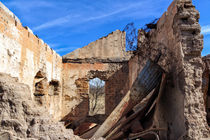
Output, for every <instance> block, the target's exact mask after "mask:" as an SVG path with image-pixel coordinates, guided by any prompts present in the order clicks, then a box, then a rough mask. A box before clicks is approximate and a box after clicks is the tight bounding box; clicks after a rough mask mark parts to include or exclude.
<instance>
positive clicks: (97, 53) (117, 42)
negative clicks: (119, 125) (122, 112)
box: [62, 30, 132, 120]
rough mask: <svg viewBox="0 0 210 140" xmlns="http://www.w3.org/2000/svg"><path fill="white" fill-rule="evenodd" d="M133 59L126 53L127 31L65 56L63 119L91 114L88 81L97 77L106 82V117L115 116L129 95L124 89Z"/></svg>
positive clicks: (116, 33)
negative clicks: (121, 103) (121, 101)
mask: <svg viewBox="0 0 210 140" xmlns="http://www.w3.org/2000/svg"><path fill="white" fill-rule="evenodd" d="M131 56H132V53H131V52H126V51H125V32H121V31H119V30H117V31H115V32H113V33H111V34H109V35H108V36H106V37H103V38H101V39H99V40H97V41H95V42H92V43H90V44H89V45H88V46H85V47H83V48H80V49H78V50H75V51H73V52H71V53H69V54H67V55H65V56H63V63H64V64H63V72H62V73H63V112H62V116H63V117H64V118H63V119H64V120H68V119H69V120H77V119H80V120H81V118H84V117H86V116H87V115H88V112H89V102H88V101H89V96H88V92H89V85H88V82H89V80H90V79H93V78H96V77H97V78H100V79H101V80H104V81H105V94H106V95H105V110H106V111H105V112H106V113H105V114H106V115H108V114H109V113H111V111H112V110H113V108H114V107H115V106H116V105H117V104H118V103H119V101H120V99H121V98H122V95H123V94H125V92H123V93H122V95H120V90H121V88H122V87H123V86H124V85H125V81H126V80H127V79H128V75H127V71H125V70H126V69H127V68H125V67H127V63H128V60H129V59H130V57H131ZM122 69H123V70H122ZM78 83H83V84H82V86H81V85H80V84H78ZM127 90H128V88H127ZM118 95H120V96H119V97H118ZM115 97H116V98H115ZM116 100H117V101H116Z"/></svg>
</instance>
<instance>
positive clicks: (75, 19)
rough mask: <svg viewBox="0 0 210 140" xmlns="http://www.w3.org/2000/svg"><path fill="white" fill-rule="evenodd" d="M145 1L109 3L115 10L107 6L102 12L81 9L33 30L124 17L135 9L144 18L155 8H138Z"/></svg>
mask: <svg viewBox="0 0 210 140" xmlns="http://www.w3.org/2000/svg"><path fill="white" fill-rule="evenodd" d="M147 3H148V1H141V2H138V3H134V2H130V3H127V4H126V7H125V5H120V6H116V4H110V5H109V7H111V9H117V10H110V9H109V8H107V10H105V11H103V12H102V11H98V10H97V9H95V10H94V11H92V12H91V13H87V12H86V13H84V11H81V12H78V13H77V15H76V16H73V15H67V16H64V17H59V18H57V19H55V20H51V21H48V22H46V23H43V24H41V25H39V26H36V27H34V28H33V30H34V31H38V30H42V29H47V28H51V27H55V26H75V25H78V24H81V23H85V22H90V21H94V20H102V19H105V18H110V17H112V16H118V17H122V18H123V17H126V15H128V13H131V12H133V13H135V12H136V11H139V13H138V14H139V15H141V16H143V17H144V18H145V17H147V16H152V15H151V13H153V14H154V13H155V12H154V11H156V9H155V10H153V12H144V11H143V10H140V8H143V7H144V5H147ZM153 8H154V7H153ZM153 8H149V9H150V10H151V9H153ZM133 10H134V11H133ZM135 10H136V11H135ZM136 14H137V13H135V14H134V15H135V17H136ZM91 15H92V16H91ZM129 15H130V16H132V14H129ZM113 20H115V19H113Z"/></svg>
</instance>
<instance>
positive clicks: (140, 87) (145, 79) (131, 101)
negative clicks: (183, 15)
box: [93, 60, 163, 138]
mask: <svg viewBox="0 0 210 140" xmlns="http://www.w3.org/2000/svg"><path fill="white" fill-rule="evenodd" d="M162 73H163V70H162V69H161V68H160V66H159V65H157V64H156V63H154V62H152V61H150V60H148V61H147V63H146V65H145V67H144V68H143V70H142V71H141V72H140V74H139V75H138V77H137V79H136V80H135V82H134V84H133V86H132V88H131V90H130V91H128V93H127V94H126V95H125V97H124V98H123V99H122V101H121V102H120V103H119V104H118V106H117V107H116V108H115V109H114V111H113V112H112V113H111V114H110V115H109V117H108V118H107V119H106V120H105V122H104V123H103V124H102V125H101V127H100V128H99V129H98V130H97V131H96V133H95V134H94V136H93V138H99V137H102V136H104V135H105V134H106V133H107V132H108V131H109V130H110V129H111V128H112V127H113V126H114V125H115V124H116V123H117V122H118V121H119V119H120V118H121V117H122V116H123V115H125V114H126V113H127V112H128V111H129V110H131V109H132V108H133V107H134V106H135V105H136V104H137V103H139V102H140V101H141V100H142V99H143V98H144V97H146V96H147V95H148V94H149V93H150V92H151V91H152V90H153V89H154V88H155V87H156V85H157V84H158V83H159V82H160V80H161V75H162Z"/></svg>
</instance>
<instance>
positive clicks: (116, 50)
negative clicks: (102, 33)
mask: <svg viewBox="0 0 210 140" xmlns="http://www.w3.org/2000/svg"><path fill="white" fill-rule="evenodd" d="M129 57H130V56H129V55H128V53H127V52H126V51H125V32H122V31H120V30H116V31H114V32H112V33H111V34H109V35H108V36H106V37H102V38H100V39H99V40H96V41H94V42H91V43H90V44H89V45H87V46H85V47H83V48H79V49H77V50H75V51H73V52H71V53H69V54H67V55H65V56H63V58H64V59H73V60H75V59H77V60H80V59H85V60H88V59H98V60H103V61H122V60H128V59H129Z"/></svg>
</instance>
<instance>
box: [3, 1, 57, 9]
mask: <svg viewBox="0 0 210 140" xmlns="http://www.w3.org/2000/svg"><path fill="white" fill-rule="evenodd" d="M5 4H7V5H8V6H11V7H15V8H17V9H19V10H22V11H28V10H33V8H42V7H43V8H44V7H54V6H55V5H54V4H53V3H50V2H47V1H43V0H36V1H35V0H30V1H23V0H17V1H11V2H6V3H5ZM23 4H24V5H23Z"/></svg>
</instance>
